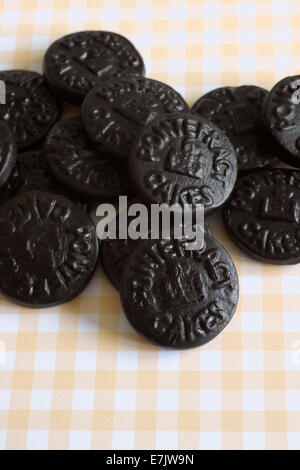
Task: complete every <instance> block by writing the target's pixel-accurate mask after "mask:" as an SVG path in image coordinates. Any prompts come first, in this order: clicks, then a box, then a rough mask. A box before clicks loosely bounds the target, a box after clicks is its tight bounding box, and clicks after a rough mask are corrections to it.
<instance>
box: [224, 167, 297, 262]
mask: <svg viewBox="0 0 300 470" xmlns="http://www.w3.org/2000/svg"><path fill="white" fill-rule="evenodd" d="M299 221H300V171H298V170H292V169H286V168H277V169H273V170H260V171H257V172H253V173H252V174H249V175H247V176H244V177H243V178H241V179H238V181H237V184H236V186H235V189H234V191H233V193H232V194H231V196H230V198H229V199H228V201H227V203H226V204H225V206H224V222H225V226H226V228H227V230H228V233H229V235H230V237H231V238H232V239H233V241H234V242H235V243H236V244H237V245H238V246H239V247H240V248H241V249H242V250H243V251H245V252H246V253H247V254H248V255H249V256H251V257H253V258H255V259H257V260H260V261H264V262H269V263H273V264H296V263H299V262H300V225H299Z"/></svg>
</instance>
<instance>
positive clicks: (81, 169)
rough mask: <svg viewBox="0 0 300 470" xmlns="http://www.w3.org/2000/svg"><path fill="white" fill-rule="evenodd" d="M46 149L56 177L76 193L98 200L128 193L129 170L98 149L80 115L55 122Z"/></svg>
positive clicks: (50, 165)
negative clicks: (90, 138)
mask: <svg viewBox="0 0 300 470" xmlns="http://www.w3.org/2000/svg"><path fill="white" fill-rule="evenodd" d="M44 152H45V158H46V162H47V164H48V166H49V168H50V170H51V172H52V174H53V175H54V176H55V178H56V179H57V180H58V181H59V182H60V183H61V184H62V185H65V186H66V187H67V188H70V190H72V191H74V192H76V193H79V194H81V195H84V196H88V197H90V198H92V197H93V198H96V199H103V198H108V199H113V198H116V197H118V196H119V195H122V194H127V193H128V178H127V169H125V168H123V166H122V165H120V164H119V163H116V162H115V161H114V160H113V159H111V158H109V157H108V156H107V155H105V154H102V152H101V151H99V150H97V148H95V146H94V145H93V144H92V143H91V142H90V140H89V138H88V137H87V135H86V133H85V132H84V129H83V127H82V124H81V120H80V118H79V117H72V118H68V119H64V120H62V121H59V122H58V123H56V124H55V126H54V127H53V128H52V129H51V131H50V132H49V134H48V136H47V139H46V143H45V146H44Z"/></svg>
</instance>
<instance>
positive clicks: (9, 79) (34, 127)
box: [0, 70, 60, 150]
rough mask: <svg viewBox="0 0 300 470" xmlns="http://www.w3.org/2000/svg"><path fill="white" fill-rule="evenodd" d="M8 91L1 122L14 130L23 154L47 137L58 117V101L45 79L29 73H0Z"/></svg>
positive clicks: (15, 71) (26, 71)
mask: <svg viewBox="0 0 300 470" xmlns="http://www.w3.org/2000/svg"><path fill="white" fill-rule="evenodd" d="M0 80H3V81H4V83H5V87H6V104H3V105H1V106H0V119H3V120H4V121H5V122H6V124H7V125H8V126H9V128H10V129H11V131H12V133H13V135H14V137H15V141H16V143H17V146H18V148H19V149H21V150H24V149H26V148H28V147H31V146H32V145H34V144H36V143H37V142H38V141H40V140H41V139H42V138H43V137H45V136H46V134H47V133H48V131H49V130H50V129H51V127H52V126H53V124H54V123H55V122H56V121H57V119H58V117H59V111H60V110H59V106H58V102H57V100H56V98H55V97H54V96H53V95H52V94H51V93H50V91H49V90H48V88H47V86H46V85H45V80H44V77H43V76H42V75H40V74H39V73H36V72H30V71H28V70H6V71H2V72H0Z"/></svg>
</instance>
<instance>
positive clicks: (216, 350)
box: [0, 0, 300, 449]
mask: <svg viewBox="0 0 300 470" xmlns="http://www.w3.org/2000/svg"><path fill="white" fill-rule="evenodd" d="M0 28H1V35H0V58H1V60H0V67H1V69H9V68H29V69H32V70H37V71H41V63H42V58H43V54H44V51H45V49H46V48H47V47H48V45H49V44H50V43H51V42H52V41H54V40H55V39H56V38H58V37H59V36H61V35H64V34H66V33H70V32H73V31H78V30H83V29H104V30H112V31H117V32H119V33H122V34H124V35H126V36H127V37H128V38H129V39H131V40H132V41H133V42H134V43H135V44H136V46H137V48H138V49H139V50H140V52H141V53H142V55H143V57H144V59H145V62H146V69H147V75H148V76H150V77H152V78H156V79H159V80H162V81H165V82H167V83H169V84H170V85H172V86H174V87H175V88H176V89H177V90H178V91H180V92H181V93H182V94H183V95H184V96H185V97H186V99H187V101H188V102H189V103H190V104H192V103H193V102H194V101H195V100H196V99H197V98H198V97H199V96H200V95H201V94H203V93H204V92H206V91H208V90H210V89H212V88H215V87H218V86H221V85H239V84H257V85H260V86H263V87H266V88H270V87H271V86H272V85H273V84H274V83H275V82H276V81H278V80H279V79H281V78H282V77H284V76H287V75H289V74H296V73H299V70H300V1H299V0H298V1H297V0H295V1H292V0H290V1H287V0H281V1H234V0H228V1H226V0H223V1H218V0H207V1H201V0H185V1H184V0H153V1H150V0H120V1H118V0H85V1H84V0H52V1H51V0H45V1H44V0H0ZM76 112H78V111H77V110H76ZM212 227H213V231H214V234H215V236H216V238H217V239H218V240H219V241H221V243H223V244H224V245H225V247H226V248H227V249H228V250H229V252H230V253H231V255H232V256H233V258H234V261H235V263H236V266H237V269H238V272H239V277H240V301H239V305H238V309H237V312H236V315H235V317H234V319H233V320H232V322H231V323H230V325H229V326H228V327H227V328H226V329H225V331H224V332H223V333H222V334H221V335H219V336H218V337H217V339H215V340H214V341H212V342H210V343H209V344H207V345H206V346H204V347H202V348H198V349H194V350H190V351H183V352H177V351H165V350H160V349H158V348H156V347H155V346H153V345H151V344H148V343H146V342H145V341H144V340H143V339H141V338H139V336H138V335H136V334H135V333H134V332H133V330H132V329H131V328H130V326H129V325H128V323H127V321H126V320H125V318H124V315H123V313H122V310H121V306H120V302H119V297H118V293H117V292H116V291H115V290H114V288H113V287H111V285H110V284H109V282H108V281H107V280H106V279H105V277H104V275H103V274H102V271H101V270H100V269H99V270H98V272H97V275H96V277H95V279H94V281H93V282H92V284H91V285H90V286H89V287H88V288H87V289H86V290H85V291H84V293H83V294H82V295H81V296H80V297H79V298H77V299H75V300H73V301H72V302H70V303H68V304H66V305H62V306H59V307H55V308H52V309H48V310H30V309H25V308H20V307H18V306H16V305H13V304H12V303H10V302H8V301H6V300H5V299H4V298H0V448H1V449H148V448H150V449H176V448H178V449H287V448H288V449H300V391H299V387H300V285H299V272H300V267H299V265H298V266H297V265H296V266H292V267H288V266H285V267H278V266H272V265H268V264H261V263H259V262H255V261H252V260H250V259H248V258H247V257H246V256H245V255H243V254H242V253H241V252H240V251H239V250H238V249H237V248H236V247H235V246H234V245H233V243H231V241H230V240H229V239H228V237H227V235H226V234H225V232H224V228H223V227H222V224H221V221H220V218H219V217H218V216H215V217H214V218H213V219H212ZM0 240H1V234H0Z"/></svg>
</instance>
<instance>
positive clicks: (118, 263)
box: [100, 216, 213, 290]
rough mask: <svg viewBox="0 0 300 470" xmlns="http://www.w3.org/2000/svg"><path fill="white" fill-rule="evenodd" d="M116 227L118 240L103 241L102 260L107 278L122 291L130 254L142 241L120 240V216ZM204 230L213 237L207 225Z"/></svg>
mask: <svg viewBox="0 0 300 470" xmlns="http://www.w3.org/2000/svg"><path fill="white" fill-rule="evenodd" d="M133 219H134V217H128V224H129V223H130V222H131V221H132V220H133ZM116 227H117V238H109V237H107V238H103V239H102V240H101V243H100V259H101V264H102V268H103V270H104V272H105V274H106V276H107V278H108V279H109V281H110V282H111V283H112V285H113V286H114V287H115V288H116V289H118V290H120V288H121V282H122V274H123V270H124V266H125V265H126V263H127V260H128V258H129V256H130V254H131V253H132V251H133V250H134V249H135V247H136V246H137V245H138V243H139V241H140V240H133V239H131V238H127V239H120V238H119V230H118V228H119V216H117V217H116ZM126 229H127V227H126ZM204 230H205V233H206V235H207V236H209V237H212V236H213V234H212V231H211V228H210V226H209V225H208V224H207V223H205V224H204ZM149 234H150V232H149Z"/></svg>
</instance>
